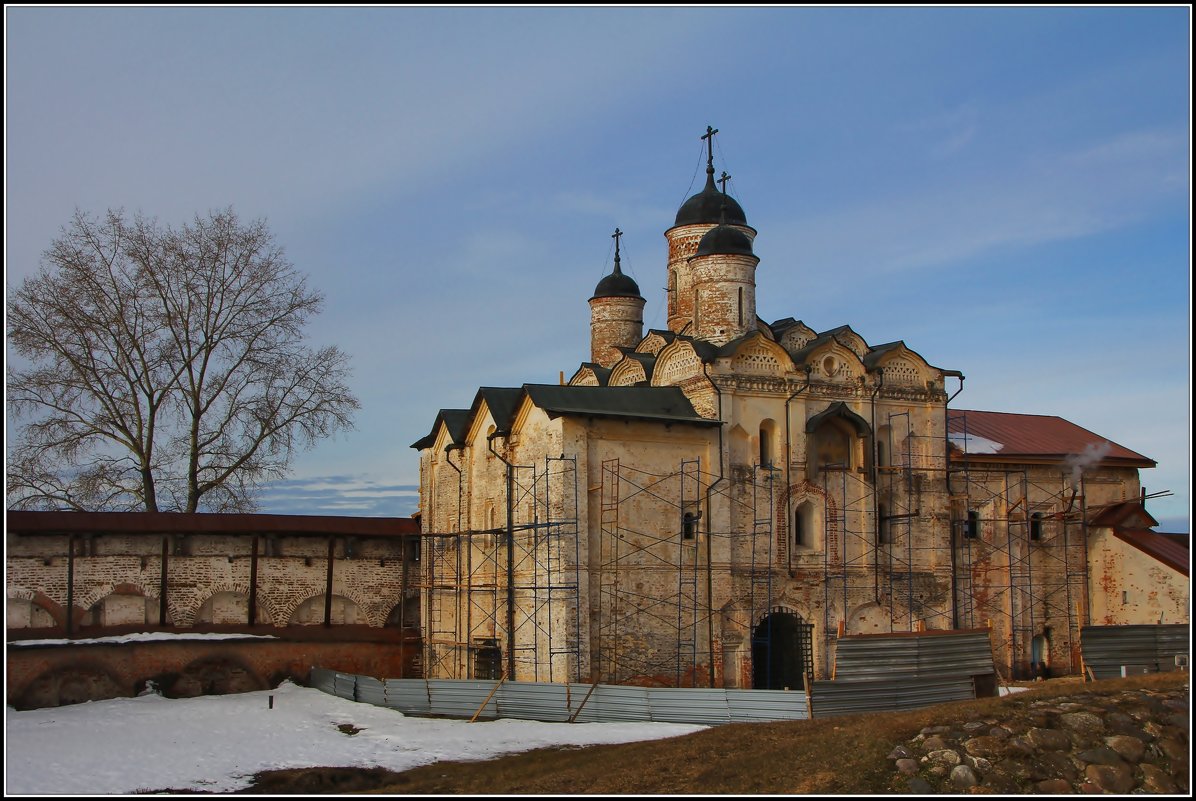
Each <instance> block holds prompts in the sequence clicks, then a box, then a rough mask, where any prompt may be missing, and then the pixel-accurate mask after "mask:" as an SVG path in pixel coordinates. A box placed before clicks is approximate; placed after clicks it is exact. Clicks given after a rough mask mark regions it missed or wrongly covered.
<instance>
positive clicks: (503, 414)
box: [469, 387, 523, 431]
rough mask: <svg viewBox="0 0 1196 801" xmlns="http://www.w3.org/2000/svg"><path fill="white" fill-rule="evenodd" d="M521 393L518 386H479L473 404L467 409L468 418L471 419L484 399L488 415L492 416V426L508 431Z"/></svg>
mask: <svg viewBox="0 0 1196 801" xmlns="http://www.w3.org/2000/svg"><path fill="white" fill-rule="evenodd" d="M522 394H523V390H522V389H520V388H519V387H479V388H478V394H477V395H475V396H474V399H473V406H471V407H470V409H469V418H470V420H473V418H474V416H475V415H476V414H477V413H478V410H479V409H481V408H482V401H485V402H486V408H487V409H489V410H490V416H491V417H492V418H494V427H495V428H496V429H498V430H499V431H510V430H511V423H512V421H513V419H514V417H515V412H516V410H517V409H518V408H519V398H520V396H521V395H522Z"/></svg>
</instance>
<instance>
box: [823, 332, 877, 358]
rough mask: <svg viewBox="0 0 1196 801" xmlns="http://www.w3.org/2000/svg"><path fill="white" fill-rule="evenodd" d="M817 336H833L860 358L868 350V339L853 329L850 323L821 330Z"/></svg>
mask: <svg viewBox="0 0 1196 801" xmlns="http://www.w3.org/2000/svg"><path fill="white" fill-rule="evenodd" d="M818 336H819V338H821V337H823V336H831V337H834V338H835V340H836V341H838V343H839V344H840V345H842V346H843V347H845V348H847V349H848V350H850V351H852V352H854V353H855V355H856V356H859V357H860V358H861V359H862V358H863V357H864V354H866V353H867V352H868V341H867V340H866V339H864V338H863V337H862V336H860V335H859V334H857V333H856V332H855V331H853V330H852V328H851V326H850V325H841V326H838V327H836V328H832V329H830V330H829V331H822V332H820V333H819V334H818Z"/></svg>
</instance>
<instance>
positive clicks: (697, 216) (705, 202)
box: [675, 170, 747, 225]
mask: <svg viewBox="0 0 1196 801" xmlns="http://www.w3.org/2000/svg"><path fill="white" fill-rule="evenodd" d="M724 203H726V204H727V222H729V223H737V224H739V225H747V216H746V215H745V214H744V213H743V208H742V207H741V206H740V205H739V203H738V202H736V200H735V198H733V197H731V196H730V195H726V194H723V193H722V192H720V191H718V187H716V186H715V185H714V172H713V171H711V170H707V171H706V186H705V187H704V188H703V189H702V191H701V192H699V193H698V194H696V195H694V196H693V197H691V198H690V199H689V200H687V201H685V202H684V203H682V204H681V208H680V209H679V210H678V211H677V222H676V223H675V224H676V225H699V224H702V223H716V222H718V221H719V219H720V215H721V214H722V209H723V204H724Z"/></svg>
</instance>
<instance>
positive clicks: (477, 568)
mask: <svg viewBox="0 0 1196 801" xmlns="http://www.w3.org/2000/svg"><path fill="white" fill-rule="evenodd" d="M508 473H509V480H508V482H507V486H508V488H509V492H508V495H509V497H508V498H507V504H506V505H507V516H508V517H509V518H510V519H509V523H508V525H507V526H506V527H505V528H504V527H500V526H492V527H489V528H483V529H466V530H460V526H459V525H458V526H457V527H458V529H459V530H458V531H454V532H449V533H443V534H425V535H424V536H425V540H426V542H427V544H428V547H426V548H425V551H426V556H425V558H424V591H425V595H426V597H427V600H428V602H427V604H426V607H425V609H424V619H425V628H424V650H425V659H424V664H425V666H426V667H425V670H426V672H427V675H429V676H437V677H444V678H499V677H500V676H501V675H503V674H504V672H505V673H506V674H507V675H508V678H518V679H519V680H521V681H581V680H583V679H584V678H585V676H586V672H587V671H586V664H585V659H584V656H585V655H584V654H583V652H582V649H581V623H582V620H581V616H582V615H584V614H585V612H584V610H583V608H582V605H581V594H580V587H581V580H580V565H581V554H580V550H579V549H580V543H579V539H578V489H577V481H578V476H577V460H576V458H574V457H565V456H561V457H555V458H554V457H548V458H545V459H544V462H543V464H542V465H541V464H536V465H527V466H520V465H512V466H510V468H509V469H508ZM462 517H463V515H460V514H458V516H457V521H458V523H459V521H460V520H461V518H462ZM504 647H505V648H507V649H508V650H507V651H506V653H505V654H504V653H503V651H502V649H503V648H504ZM512 667H513V668H514V671H512V670H511V668H512ZM512 672H514V674H515V675H514V676H513V677H512V676H510V674H511V673H512Z"/></svg>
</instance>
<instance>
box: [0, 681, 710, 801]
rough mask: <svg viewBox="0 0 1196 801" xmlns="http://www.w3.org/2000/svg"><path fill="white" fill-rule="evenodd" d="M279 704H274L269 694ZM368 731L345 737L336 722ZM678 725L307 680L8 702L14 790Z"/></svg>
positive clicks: (517, 745) (112, 788)
mask: <svg viewBox="0 0 1196 801" xmlns="http://www.w3.org/2000/svg"><path fill="white" fill-rule="evenodd" d="M270 696H273V697H274V708H273V709H270V708H269V697H270ZM344 723H348V724H352V725H353V726H356V727H359V728H360V729H361V731H360V732H359V733H357V734H355V735H353V736H349V735H346V734H345V733H343V732H342V731H340V730H339V729H338V728H337V727H338V726H339V725H340V724H344ZM702 728H705V727H704V726H693V725H681V724H671V723H578V724H570V723H537V722H534V721H523V720H496V721H490V722H479V723H468V722H465V721H457V720H433V719H428V718H413V717H406V716H404V715H403V714H402V713H400V712H398V711H396V710H393V709H386V708H384V707H376V706H370V705H369V704H362V703H355V702H353V701H346V700H344V699H342V698H337V697H335V696H332V695H328V694H326V693H323V692H320V691H319V690H315V689H311V688H308V687H300V686H298V685H296V684H291V683H284V684H282V685H281V686H280V687H278V688H277V689H273V690H262V691H260V692H252V693H240V694H237V695H215V696H202V697H199V698H186V699H176V700H171V699H167V698H163V697H161V696H158V695H144V696H141V697H139V698H117V699H113V700H111V701H92V702H89V703H86V704H75V705H72V706H62V707H56V708H52V709H34V710H30V711H28V712H17V711H15V710H13V709H12V708H8V709H7V710H6V712H5V741H4V750H5V772H4V785H5V794H6V795H12V794H18V795H61V794H66V795H76V794H77V795H83V796H90V795H112V794H117V795H119V794H128V793H135V792H139V791H144V790H164V789H173V790H205V791H209V792H235V791H237V790H241V789H244V788H246V787H248V786H249V783H250V779H251V778H252V776H253V774H255V773H257V772H258V771H262V770H271V769H275V768H300V767H320V766H324V767H342V766H357V767H383V768H389V769H391V770H407V769H409V768H414V767H417V766H419V765H425V764H428V763H430V762H436V761H438V760H473V759H489V758H492V757H496V756H500V755H502V754H509V753H514V752H518V751H528V750H531V749H533V748H541V747H545V746H553V745H595V744H600V743H623V742H632V741H636V740H652V739H657V738H662V737H673V736H676V735H680V734H688V733H689V732H693V731H697V730H699V729H702Z"/></svg>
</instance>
